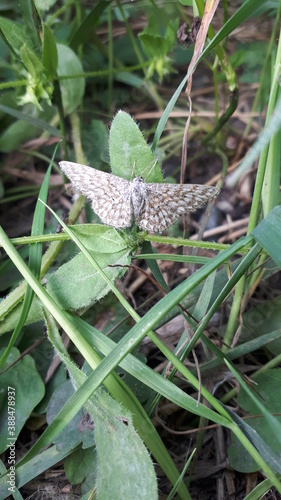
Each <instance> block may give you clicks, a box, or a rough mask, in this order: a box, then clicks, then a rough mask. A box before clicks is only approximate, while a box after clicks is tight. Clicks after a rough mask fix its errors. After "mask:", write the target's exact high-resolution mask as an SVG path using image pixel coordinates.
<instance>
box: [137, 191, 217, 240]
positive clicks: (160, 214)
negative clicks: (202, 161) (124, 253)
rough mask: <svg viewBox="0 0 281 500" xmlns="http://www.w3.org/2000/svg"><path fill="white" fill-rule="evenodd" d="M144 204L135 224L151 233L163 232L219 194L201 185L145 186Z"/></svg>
mask: <svg viewBox="0 0 281 500" xmlns="http://www.w3.org/2000/svg"><path fill="white" fill-rule="evenodd" d="M146 188H147V189H146V190H147V196H146V203H145V204H144V206H143V209H142V211H141V212H140V214H139V217H138V220H136V223H137V225H138V226H139V227H141V228H143V229H145V230H147V231H149V232H152V233H159V232H162V231H164V229H166V228H167V227H169V226H170V225H171V224H174V223H175V222H176V221H177V219H178V218H179V217H180V216H181V215H184V214H186V213H188V212H194V211H195V210H197V209H198V208H200V207H201V206H202V205H204V204H205V203H206V202H207V201H209V200H211V199H212V198H214V197H215V196H217V194H218V193H219V190H218V189H217V188H215V187H213V186H204V185H201V184H155V183H153V184H147V185H146Z"/></svg>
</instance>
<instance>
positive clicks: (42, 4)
mask: <svg viewBox="0 0 281 500" xmlns="http://www.w3.org/2000/svg"><path fill="white" fill-rule="evenodd" d="M34 3H35V5H36V8H37V9H38V10H43V11H44V12H46V11H47V10H49V9H50V8H51V7H53V5H55V3H56V0H34Z"/></svg>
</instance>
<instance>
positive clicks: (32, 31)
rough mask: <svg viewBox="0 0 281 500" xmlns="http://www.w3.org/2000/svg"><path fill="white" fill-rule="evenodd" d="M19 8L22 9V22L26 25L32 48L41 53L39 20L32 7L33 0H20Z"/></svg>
mask: <svg viewBox="0 0 281 500" xmlns="http://www.w3.org/2000/svg"><path fill="white" fill-rule="evenodd" d="M20 8H21V11H22V17H23V22H24V25H25V27H26V33H27V34H28V37H29V38H30V42H31V45H32V48H33V50H35V51H36V52H37V53H38V54H41V40H40V37H39V33H40V32H41V29H42V28H41V21H40V18H39V15H38V12H37V11H36V9H35V7H34V3H33V0H20Z"/></svg>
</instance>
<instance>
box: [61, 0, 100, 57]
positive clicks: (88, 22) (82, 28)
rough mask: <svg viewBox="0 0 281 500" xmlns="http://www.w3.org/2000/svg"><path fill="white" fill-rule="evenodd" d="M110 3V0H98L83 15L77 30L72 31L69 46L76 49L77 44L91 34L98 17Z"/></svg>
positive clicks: (97, 22)
mask: <svg viewBox="0 0 281 500" xmlns="http://www.w3.org/2000/svg"><path fill="white" fill-rule="evenodd" d="M108 5H110V0H100V1H99V2H98V3H97V5H96V6H95V7H94V8H93V10H91V11H90V13H89V14H88V15H87V16H86V17H85V19H84V20H83V21H82V23H80V24H79V27H78V29H77V31H76V32H75V33H74V35H73V37H72V39H71V41H70V47H71V48H72V49H73V50H77V49H78V47H79V45H81V44H82V43H84V42H85V41H86V40H87V39H88V38H89V37H92V36H93V32H94V31H95V27H96V26H97V25H98V24H99V21H100V17H101V15H102V14H103V12H104V10H105V9H106V8H107V7H108Z"/></svg>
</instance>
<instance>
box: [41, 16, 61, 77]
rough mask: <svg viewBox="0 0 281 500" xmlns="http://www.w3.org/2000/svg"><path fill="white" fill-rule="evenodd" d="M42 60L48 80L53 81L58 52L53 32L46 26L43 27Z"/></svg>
mask: <svg viewBox="0 0 281 500" xmlns="http://www.w3.org/2000/svg"><path fill="white" fill-rule="evenodd" d="M42 58H43V66H44V69H45V72H46V76H47V78H48V79H49V80H53V78H54V77H55V76H56V73H57V67H58V50H57V46H56V40H55V37H54V35H53V32H52V30H51V29H50V28H49V26H48V25H47V24H44V27H43V53H42Z"/></svg>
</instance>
